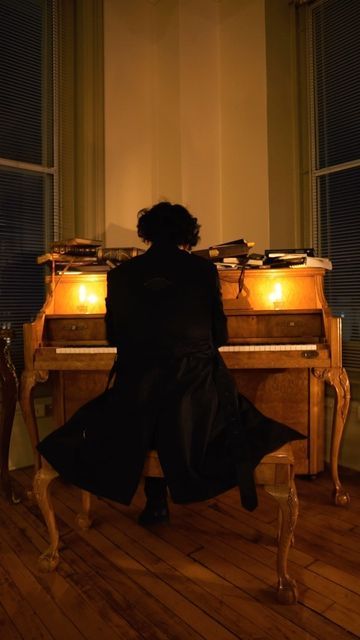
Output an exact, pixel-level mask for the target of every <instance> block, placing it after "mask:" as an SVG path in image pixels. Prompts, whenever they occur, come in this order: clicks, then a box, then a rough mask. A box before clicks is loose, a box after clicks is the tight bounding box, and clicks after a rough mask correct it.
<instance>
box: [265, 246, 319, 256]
mask: <svg viewBox="0 0 360 640" xmlns="http://www.w3.org/2000/svg"><path fill="white" fill-rule="evenodd" d="M293 254H296V255H298V254H300V255H306V256H312V257H314V256H315V249H314V248H313V247H307V248H302V247H301V248H300V247H299V248H297V249H265V256H266V258H279V257H280V256H289V255H293Z"/></svg>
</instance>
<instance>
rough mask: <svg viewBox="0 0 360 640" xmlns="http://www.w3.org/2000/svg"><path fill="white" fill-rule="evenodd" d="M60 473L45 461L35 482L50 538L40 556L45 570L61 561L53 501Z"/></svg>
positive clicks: (40, 562) (42, 569)
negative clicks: (52, 493) (48, 543)
mask: <svg viewBox="0 0 360 640" xmlns="http://www.w3.org/2000/svg"><path fill="white" fill-rule="evenodd" d="M58 475H59V474H58V473H57V471H55V469H53V468H52V467H51V466H50V465H49V464H48V463H47V462H45V461H44V462H43V466H42V467H41V468H40V469H39V470H38V471H37V472H36V474H35V477H34V482H33V487H34V495H35V497H36V500H37V503H38V505H39V507H40V510H41V513H42V514H43V516H44V520H45V522H46V526H47V529H48V532H49V538H50V546H49V548H48V549H47V550H46V551H45V553H43V554H42V555H41V556H40V558H39V569H40V570H41V571H44V572H48V571H53V570H54V569H56V567H57V565H58V563H59V551H58V549H59V531H58V528H57V526H56V519H55V513H54V508H53V505H52V502H51V488H52V487H51V485H52V482H53V481H54V480H55V478H57V477H58Z"/></svg>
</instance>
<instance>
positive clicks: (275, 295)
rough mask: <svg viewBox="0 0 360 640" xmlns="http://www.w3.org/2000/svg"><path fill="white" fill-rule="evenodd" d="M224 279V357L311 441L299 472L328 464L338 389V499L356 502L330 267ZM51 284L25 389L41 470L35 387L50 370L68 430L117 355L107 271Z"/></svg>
mask: <svg viewBox="0 0 360 640" xmlns="http://www.w3.org/2000/svg"><path fill="white" fill-rule="evenodd" d="M219 274H220V280H221V286H222V296H223V302H224V309H225V313H226V315H227V317H228V328H229V337H230V339H229V344H228V345H227V346H226V347H223V348H222V349H221V352H222V356H223V358H224V360H225V362H226V364H227V366H228V367H229V368H230V369H231V370H232V372H233V375H234V376H235V379H236V382H237V385H238V388H239V390H240V392H241V393H242V394H243V395H245V396H246V397H248V398H249V399H250V400H251V401H252V402H253V403H254V404H255V405H256V406H257V407H258V408H259V409H260V410H261V411H263V413H265V414H266V415H269V416H270V417H273V418H275V419H278V420H280V421H282V422H285V423H286V424H288V425H290V426H292V427H294V428H295V429H297V430H299V431H301V432H302V433H304V434H306V435H307V436H308V439H307V440H306V441H301V442H297V443H295V444H294V453H295V461H296V465H295V469H296V472H297V473H301V474H309V475H315V474H316V473H318V472H319V471H321V470H322V469H323V468H324V442H325V438H324V385H325V383H329V384H330V385H331V386H332V387H333V388H334V390H335V409H334V416H333V427H332V443H331V472H332V478H333V482H334V498H335V503H336V504H342V505H344V504H347V503H348V501H349V496H348V494H347V493H346V492H345V491H344V490H343V488H342V486H341V483H340V480H339V476H338V457H339V448H340V444H341V438H342V434H343V429H344V424H345V420H346V416H347V412H348V407H349V401H350V392H349V382H348V378H347V375H346V371H345V370H344V369H343V367H342V357H341V320H340V319H339V318H334V317H332V316H331V313H330V310H329V308H328V305H327V303H326V300H325V297H324V292H323V278H324V271H323V270H322V269H309V268H301V269H300V268H299V269H289V268H288V269H267V270H265V269H264V270H263V269H259V270H250V269H246V270H238V269H234V270H223V271H220V272H219ZM48 287H49V295H48V298H47V301H46V303H45V305H44V307H43V309H42V311H41V312H40V313H39V315H38V317H37V319H36V320H35V321H34V322H33V323H28V324H25V325H24V349H25V369H24V372H23V375H22V379H21V387H20V403H21V407H22V411H23V415H24V419H25V422H26V424H27V427H28V430H29V434H30V438H31V441H32V444H33V447H34V451H35V455H36V464H37V466H38V465H39V464H40V460H39V456H38V455H37V454H36V444H37V442H38V429H37V424H36V418H35V412H34V406H33V401H32V391H33V387H34V385H35V384H36V383H37V382H42V381H45V380H47V379H48V377H49V374H50V377H51V380H52V389H53V406H54V419H55V424H56V425H61V424H62V423H63V422H64V421H65V420H67V419H68V418H69V417H70V416H71V415H72V414H73V412H74V411H75V410H76V409H77V408H78V407H80V406H81V405H82V404H83V403H84V402H86V401H87V400H89V399H90V398H92V397H94V396H95V395H97V394H99V393H101V391H102V390H103V389H104V388H105V385H106V381H107V376H108V372H109V370H110V368H111V365H112V363H113V361H114V357H115V353H114V349H111V348H110V347H109V346H108V345H107V343H106V336H105V323H104V312H105V296H106V273H96V274H88V273H87V274H78V275H74V274H64V275H63V276H52V277H49V279H48ZM119 357H121V354H120V355H119Z"/></svg>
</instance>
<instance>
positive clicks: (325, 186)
mask: <svg viewBox="0 0 360 640" xmlns="http://www.w3.org/2000/svg"><path fill="white" fill-rule="evenodd" d="M307 28H308V35H309V38H308V54H309V57H308V59H309V77H310V97H311V105H310V111H311V140H312V166H311V182H312V195H313V198H312V200H313V207H312V208H313V239H314V244H315V247H316V249H317V252H318V254H319V255H323V256H327V257H330V258H331V260H332V262H333V271H332V272H331V274H330V275H329V276H327V277H326V279H325V286H326V296H327V300H328V302H329V304H330V307H331V309H332V312H333V313H334V314H335V315H339V316H341V317H342V319H343V323H342V324H343V363H344V366H345V367H346V368H348V369H349V370H356V371H360V37H359V34H360V2H359V0H319V1H317V2H313V3H312V4H309V6H308V7H307Z"/></svg>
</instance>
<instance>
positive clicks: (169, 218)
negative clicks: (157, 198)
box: [137, 201, 200, 247]
mask: <svg viewBox="0 0 360 640" xmlns="http://www.w3.org/2000/svg"><path fill="white" fill-rule="evenodd" d="M199 231H200V225H199V224H198V221H197V218H195V217H194V216H193V215H191V213H190V212H189V211H188V210H187V209H186V208H185V207H183V206H182V205H181V204H171V202H166V201H164V202H158V204H155V205H154V206H153V207H151V208H149V209H140V211H139V212H138V223H137V232H138V236H139V238H142V240H145V241H146V242H166V243H168V244H176V245H178V246H179V245H185V246H189V247H195V245H196V244H197V243H198V242H199V240H200V236H199Z"/></svg>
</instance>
